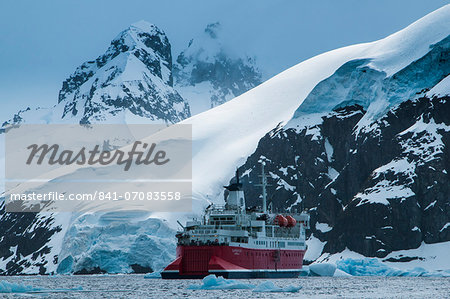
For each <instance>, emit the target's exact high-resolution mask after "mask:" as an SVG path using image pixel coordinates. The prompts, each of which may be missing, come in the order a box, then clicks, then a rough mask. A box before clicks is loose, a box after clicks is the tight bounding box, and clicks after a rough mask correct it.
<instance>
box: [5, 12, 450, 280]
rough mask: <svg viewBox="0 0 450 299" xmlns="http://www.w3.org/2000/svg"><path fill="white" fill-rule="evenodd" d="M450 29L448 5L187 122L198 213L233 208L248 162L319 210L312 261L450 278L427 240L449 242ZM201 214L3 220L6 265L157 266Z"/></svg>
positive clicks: (36, 268) (280, 197)
mask: <svg viewBox="0 0 450 299" xmlns="http://www.w3.org/2000/svg"><path fill="white" fill-rule="evenodd" d="M449 30H450V5H447V6H445V7H443V8H441V9H439V10H437V11H435V12H433V13H431V14H429V15H427V16H425V17H424V18H422V19H420V20H418V21H417V22H415V23H413V24H412V25H410V26H408V27H407V28H405V29H404V30H402V31H399V32H397V33H395V34H393V35H391V36H388V37H387V38H385V39H382V40H379V41H376V42H372V43H366V44H359V45H354V46H349V47H345V48H341V49H337V50H334V51H331V52H328V53H324V54H322V55H319V56H316V57H313V58H311V59H309V60H307V61H304V62H302V63H300V64H298V65H296V66H294V67H292V68H290V69H288V70H286V71H284V72H283V73H281V74H279V75H277V76H275V77H273V78H272V79H270V80H268V81H266V82H264V83H262V84H261V85H259V86H258V87H256V88H254V89H252V90H250V91H248V92H246V93H244V94H242V95H240V96H238V97H236V98H234V99H233V100H230V101H228V102H226V103H224V104H222V105H220V106H217V107H215V108H213V109H211V110H209V111H206V112H204V113H200V114H198V115H195V116H193V117H191V118H188V119H186V120H184V121H182V123H187V124H192V126H193V151H192V152H193V193H194V205H193V208H194V211H193V214H199V213H201V208H202V207H204V206H206V205H208V203H209V202H211V201H212V202H221V201H222V199H223V190H222V186H223V185H226V184H227V183H228V182H229V180H230V179H231V178H232V177H233V174H234V170H235V167H236V166H240V167H241V169H242V170H243V171H244V172H243V179H244V180H250V181H252V182H254V181H255V180H256V179H255V178H256V175H257V174H259V173H257V169H259V167H258V165H257V164H258V163H257V162H258V160H260V159H264V160H265V161H266V162H267V164H268V166H267V168H268V170H270V174H271V176H272V185H273V187H272V188H273V190H271V192H272V194H275V193H274V192H275V191H276V196H274V197H273V201H274V205H275V207H276V208H279V209H286V208H289V207H291V208H298V207H301V206H303V207H308V208H310V209H311V213H312V216H313V218H312V219H313V221H314V222H313V223H312V225H313V230H312V234H310V239H309V240H308V245H309V249H308V255H307V258H308V259H310V260H311V259H315V258H319V256H321V255H322V256H321V257H320V258H321V260H326V259H328V258H329V259H333V258H336V256H338V255H345V254H347V252H350V254H356V253H360V254H363V255H368V256H377V257H379V258H381V259H391V258H392V259H391V261H394V262H395V260H396V259H397V260H398V261H397V262H408V261H411V260H412V261H413V262H417V263H419V264H420V265H421V266H424V267H425V268H426V267H427V265H429V267H441V268H445V269H450V259H448V258H447V257H446V256H443V255H442V252H444V253H445V251H443V250H440V251H439V252H440V254H439V255H435V256H434V257H433V252H434V251H429V250H428V248H429V247H430V246H427V245H433V244H425V243H435V242H440V244H438V245H442V246H448V244H449V243H448V242H445V241H449V235H448V228H449V225H448V224H444V222H445V221H448V219H449V212H448V207H449V198H448V194H449V193H448V190H447V189H446V186H447V187H448V185H450V184H449V177H448V172H449V171H450V166H449V159H448V149H449V147H448V143H449V136H448V131H449V124H450V120H449V115H450V113H449V111H450V109H449V108H448V105H449V102H448V97H447V96H446V95H448V94H449V93H450V90H449V85H448V78H447V76H448V75H449V66H448V61H449V58H448V57H449V53H448V49H449V47H448V35H449V34H450V31H449ZM328 95H332V96H330V97H328ZM437 95H439V96H437ZM430 167H432V168H433V169H431V168H430ZM399 169H401V171H399ZM67 177H68V178H70V174H69V175H68V176H67ZM422 179H423V180H424V181H423V182H419V181H418V180H422ZM435 182H436V183H435ZM428 187H430V188H428ZM434 190H435V191H434ZM246 193H247V194H246V195H247V199H248V200H249V204H257V203H258V200H257V198H258V196H259V192H258V190H257V189H254V188H252V187H251V186H249V187H247V189H246ZM413 193H414V194H413ZM393 195H395V196H393ZM433 197H435V198H433ZM434 201H435V203H434V204H433V202H434ZM435 206H436V208H434V207H435ZM2 213H3V212H2ZM188 216H189V215H186V214H184V215H180V214H169V213H153V214H140V215H139V216H136V215H135V214H133V213H131V212H130V213H121V214H119V215H117V214H114V213H106V214H101V213H100V214H95V215H92V214H81V215H79V214H78V215H77V214H71V215H70V216H66V217H63V216H61V213H60V214H45V215H43V214H30V215H25V216H23V215H21V214H14V213H13V214H5V213H3V214H1V215H0V226H1V229H2V231H4V232H7V233H5V234H4V235H3V236H2V237H3V238H2V243H1V245H0V252H2V255H1V256H2V257H3V259H2V260H1V261H0V269H1V270H3V271H2V273H10V274H11V273H12V274H14V273H37V272H58V271H59V272H60V273H67V272H80V273H86V272H88V273H89V272H102V271H108V272H131V271H133V267H134V268H136V269H137V268H139V269H143V268H152V269H156V268H158V267H159V266H161V264H163V263H164V262H165V261H168V260H169V259H170V258H171V257H172V256H171V252H172V254H173V253H174V251H171V249H172V248H174V242H175V240H174V237H173V230H172V228H173V226H172V225H173V224H174V223H175V220H176V219H180V218H182V217H188ZM165 220H167V221H165ZM443 221H444V222H443ZM386 223H387V224H386ZM442 224H444V225H443V226H442ZM381 225H383V226H381ZM139 227H145V229H144V230H141V229H139ZM402 234H404V237H403V235H402ZM353 235H354V236H355V239H354V240H350V239H351V236H353ZM30 241H32V242H30ZM383 243H384V244H383ZM419 246H420V247H419ZM417 247H419V248H417ZM142 248H146V249H147V251H145V254H140V253H142V250H141V249H142ZM412 248H417V249H412ZM402 249H403V250H402ZM407 249H410V250H412V251H409V250H407ZM380 250H384V251H380ZM408 252H409V253H408ZM330 254H332V256H330ZM409 254H413V255H415V256H409ZM400 255H403V256H400ZM117 257H118V258H117ZM431 260H432V261H431ZM404 265H406V264H404Z"/></svg>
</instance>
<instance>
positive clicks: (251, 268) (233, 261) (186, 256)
mask: <svg viewBox="0 0 450 299" xmlns="http://www.w3.org/2000/svg"><path fill="white" fill-rule="evenodd" d="M304 254H305V250H283V249H279V250H278V249H254V248H244V247H235V246H219V245H218V246H178V247H177V258H176V259H175V260H174V261H173V262H172V263H170V264H169V265H168V266H167V267H166V268H165V269H164V271H163V272H162V273H161V276H162V278H165V279H189V278H203V277H205V276H207V275H209V274H216V275H217V276H223V277H225V278H294V277H298V276H299V274H300V272H301V269H302V264H303V256H304Z"/></svg>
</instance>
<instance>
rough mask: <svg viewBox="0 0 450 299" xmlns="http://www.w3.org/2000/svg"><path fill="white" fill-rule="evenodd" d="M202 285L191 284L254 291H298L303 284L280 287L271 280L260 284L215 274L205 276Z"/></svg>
mask: <svg viewBox="0 0 450 299" xmlns="http://www.w3.org/2000/svg"><path fill="white" fill-rule="evenodd" d="M202 282H203V284H202V285H190V286H188V289H190V290H236V289H253V291H254V292H292V293H295V292H298V291H299V290H300V289H301V288H302V287H301V286H286V287H283V288H281V287H278V286H276V285H274V284H273V282H271V281H266V282H263V283H261V284H260V285H258V286H255V285H252V284H247V283H242V282H240V281H236V280H231V279H225V278H223V277H216V276H215V275H214V274H211V275H208V276H206V277H205V278H203V281H202Z"/></svg>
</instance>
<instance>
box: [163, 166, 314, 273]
mask: <svg viewBox="0 0 450 299" xmlns="http://www.w3.org/2000/svg"><path fill="white" fill-rule="evenodd" d="M236 178H237V182H236V183H234V184H231V185H229V186H226V187H225V188H226V189H227V190H228V191H229V193H228V196H227V199H226V204H225V205H224V206H216V205H211V206H210V207H208V208H206V211H205V216H204V217H203V219H202V220H201V221H199V220H196V219H194V220H192V221H188V222H187V223H186V226H184V227H183V229H182V231H179V232H178V233H177V235H176V237H177V239H178V244H177V245H178V246H177V255H176V259H175V260H174V261H173V262H172V263H170V264H169V265H168V266H167V267H166V268H165V269H164V270H163V272H162V273H161V276H162V278H164V279H191V278H203V277H205V276H207V275H209V274H215V275H217V276H223V277H225V278H294V277H298V276H299V274H300V272H301V269H302V264H303V256H304V255H305V252H306V248H307V247H306V244H305V230H306V229H307V228H309V215H308V214H307V213H304V212H302V213H297V214H295V213H289V214H273V213H271V212H269V211H267V209H266V190H265V186H266V177H265V175H264V165H263V175H262V181H263V182H262V187H263V204H262V209H260V210H259V211H251V212H249V211H248V210H247V209H246V206H245V200H244V192H243V191H242V184H241V183H239V176H238V173H236Z"/></svg>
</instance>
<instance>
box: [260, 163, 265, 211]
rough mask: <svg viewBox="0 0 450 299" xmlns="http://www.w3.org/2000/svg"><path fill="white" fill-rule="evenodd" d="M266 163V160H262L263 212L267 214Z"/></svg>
mask: <svg viewBox="0 0 450 299" xmlns="http://www.w3.org/2000/svg"><path fill="white" fill-rule="evenodd" d="M264 165H266V162H264V161H262V162H261V175H260V177H261V185H259V186H261V187H262V197H263V198H262V201H263V202H262V212H263V213H264V214H267V191H266V187H267V177H266V174H265V171H264Z"/></svg>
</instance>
